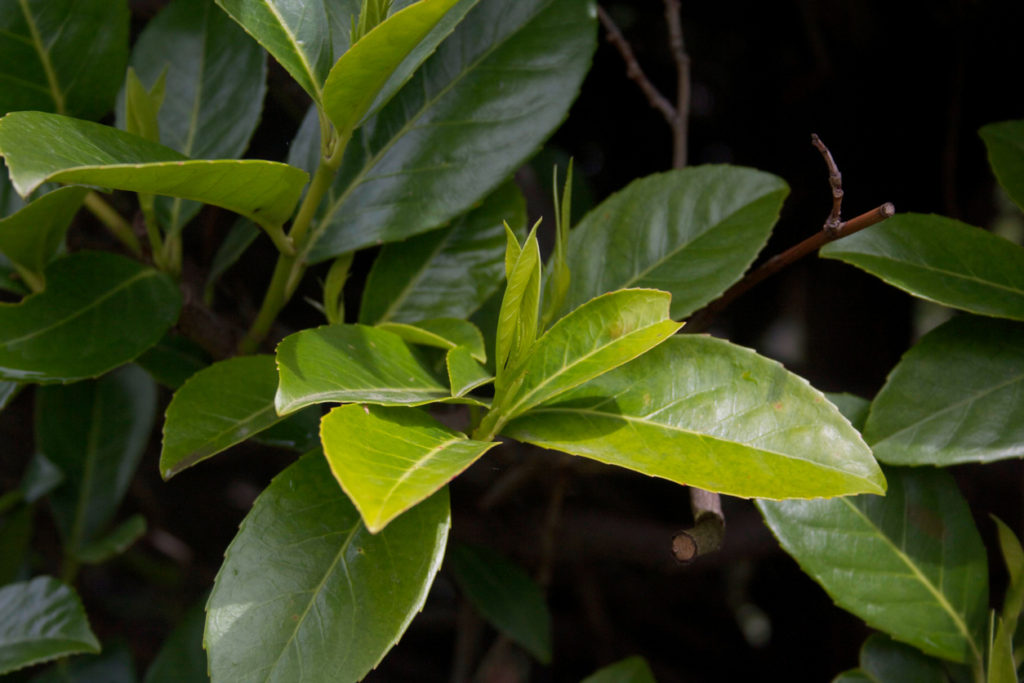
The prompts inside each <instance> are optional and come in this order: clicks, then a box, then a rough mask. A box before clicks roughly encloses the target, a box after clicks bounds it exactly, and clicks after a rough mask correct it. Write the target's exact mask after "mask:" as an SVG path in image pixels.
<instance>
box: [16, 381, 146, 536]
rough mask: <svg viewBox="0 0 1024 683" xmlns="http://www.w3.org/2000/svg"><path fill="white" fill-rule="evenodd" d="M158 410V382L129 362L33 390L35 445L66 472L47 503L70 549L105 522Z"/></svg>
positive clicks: (121, 494)
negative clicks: (103, 373)
mask: <svg viewBox="0 0 1024 683" xmlns="http://www.w3.org/2000/svg"><path fill="white" fill-rule="evenodd" d="M155 412H156V386H155V385H154V384H153V381H152V380H151V379H150V378H149V376H148V375H147V374H146V373H145V372H143V371H142V370H140V369H139V368H137V367H135V366H132V365H128V366H125V367H124V368H121V369H120V370H117V371H116V372H112V373H110V374H109V375H106V376H104V377H103V378H101V379H99V380H96V381H90V382H78V383H76V384H69V385H67V386H46V387H41V388H40V389H39V390H38V391H37V392H36V446H37V448H38V449H39V451H40V452H41V453H42V454H43V455H45V456H46V457H47V458H48V459H49V460H50V461H52V462H53V463H54V464H55V465H56V466H57V467H59V468H60V469H61V470H62V471H63V473H64V482H63V483H62V484H61V485H60V486H59V487H58V488H57V489H56V490H55V491H53V493H51V494H50V504H51V506H52V507H53V513H54V517H55V518H56V521H57V528H58V529H59V530H60V532H61V536H62V537H63V539H64V542H65V545H66V549H67V550H68V551H69V552H77V551H78V550H80V549H81V548H82V547H83V546H84V545H85V544H87V543H88V542H90V541H92V540H94V539H96V538H97V535H98V534H100V533H102V532H103V531H104V530H105V529H106V526H107V524H109V523H110V520H111V518H113V516H114V513H115V512H116V511H117V508H118V506H119V505H120V503H121V499H122V498H123V497H124V494H125V493H126V492H127V491H128V484H129V483H130V482H131V480H132V477H133V476H134V474H135V470H136V468H137V467H138V464H139V461H140V460H141V458H142V454H143V453H144V452H145V450H146V445H147V443H148V442H149V433H150V430H151V429H152V427H153V417H154V413H155Z"/></svg>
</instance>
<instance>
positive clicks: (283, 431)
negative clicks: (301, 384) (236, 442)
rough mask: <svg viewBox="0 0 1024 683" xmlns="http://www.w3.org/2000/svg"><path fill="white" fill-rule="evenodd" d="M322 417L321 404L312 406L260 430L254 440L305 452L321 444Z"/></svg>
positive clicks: (267, 444) (265, 444)
mask: <svg viewBox="0 0 1024 683" xmlns="http://www.w3.org/2000/svg"><path fill="white" fill-rule="evenodd" d="M321 417H323V411H322V410H321V409H320V406H310V407H309V408H305V409H303V410H300V411H298V412H297V413H292V414H291V415H289V416H288V417H286V418H284V419H283V420H281V421H280V422H278V423H277V424H275V425H274V426H272V427H270V428H269V429H266V430H264V431H262V432H260V433H259V434H257V435H256V436H255V437H253V441H255V442H257V443H261V444H263V445H264V446H273V447H275V448H286V449H288V450H290V451H295V452H297V453H305V452H307V451H309V450H311V449H313V448H316V447H317V446H319V445H320V418H321Z"/></svg>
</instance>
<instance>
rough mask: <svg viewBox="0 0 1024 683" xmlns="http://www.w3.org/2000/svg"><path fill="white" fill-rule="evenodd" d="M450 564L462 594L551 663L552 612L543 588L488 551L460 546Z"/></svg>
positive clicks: (509, 634) (543, 659) (450, 555)
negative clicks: (545, 598)
mask: <svg viewBox="0 0 1024 683" xmlns="http://www.w3.org/2000/svg"><path fill="white" fill-rule="evenodd" d="M449 561H450V562H451V567H452V571H453V572H454V574H455V578H456V579H457V580H458V582H459V586H460V587H461V588H462V592H463V593H464V594H465V595H466V597H467V598H468V599H469V601H470V602H472V603H473V606H474V607H476V609H477V610H478V611H479V612H480V614H482V615H483V616H484V618H486V619H487V621H489V622H490V623H491V624H493V625H494V626H495V628H497V629H498V630H499V631H501V632H502V633H504V634H505V635H506V636H508V637H509V638H511V639H512V640H514V641H515V642H517V643H519V644H520V645H522V646H523V649H525V650H526V651H527V652H529V653H530V654H531V655H533V656H534V657H535V658H537V660H538V661H540V662H541V663H542V664H549V663H551V613H550V612H548V606H547V603H546V602H545V600H544V591H543V590H542V589H541V587H540V586H538V585H537V584H536V583H535V582H534V581H533V580H532V579H531V578H530V577H529V576H528V575H527V574H526V572H524V571H523V570H522V568H520V567H519V566H518V565H515V564H513V563H511V562H509V561H508V560H506V559H505V558H503V557H502V556H500V555H498V554H497V553H496V552H494V551H493V550H490V549H488V548H484V547H479V546H467V545H461V544H460V545H456V546H454V547H452V549H451V552H450V553H449Z"/></svg>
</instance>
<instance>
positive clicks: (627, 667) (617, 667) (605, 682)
mask: <svg viewBox="0 0 1024 683" xmlns="http://www.w3.org/2000/svg"><path fill="white" fill-rule="evenodd" d="M583 683H655V680H654V674H653V673H652V672H651V667H650V666H648V664H647V660H646V659H644V658H643V657H639V656H633V657H627V658H626V659H623V660H620V661H618V662H615V663H614V664H611V665H610V666H606V667H604V668H603V669H599V670H598V671H595V672H594V673H592V674H591V675H589V676H587V677H586V678H584V679H583Z"/></svg>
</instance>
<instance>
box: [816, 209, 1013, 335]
mask: <svg viewBox="0 0 1024 683" xmlns="http://www.w3.org/2000/svg"><path fill="white" fill-rule="evenodd" d="M820 253H821V255H822V256H823V257H825V258H834V259H839V260H840V261H845V262H846V263H849V264H851V265H854V266H857V267H858V268H860V269H862V270H865V271H867V272H869V273H871V274H872V275H875V276H876V277H879V278H881V279H882V280H884V281H885V282H888V283H889V284H890V285H893V286H894V287H898V288H900V289H902V290H903V291H905V292H909V293H910V294H913V295H914V296H917V297H920V298H922V299H927V300H928V301H934V302H935V303H939V304H942V305H944V306H952V307H953V308H959V309H962V310H965V311H970V312H971V313H977V314H979V315H989V316H996V317H1000V318H1012V319H1014V320H1024V247H1021V246H1019V245H1016V244H1014V243H1013V242H1010V241H1009V240H1006V239H1003V238H1002V237H999V236H998V235H993V234H992V233H990V232H987V231H985V230H982V229H980V228H975V227H972V226H970V225H967V224H965V223H961V222H960V221H955V220H953V219H952V218H945V217H943V216H934V215H925V214H914V213H901V214H897V215H896V216H893V217H892V218H889V219H888V220H886V221H885V222H883V223H881V224H880V225H876V226H874V227H872V228H871V229H870V230H862V231H861V232H858V233H857V234H855V235H850V236H849V237H845V238H843V239H841V240H837V241H835V242H832V243H830V244H827V245H825V246H824V247H823V248H822V249H821V252H820Z"/></svg>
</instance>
